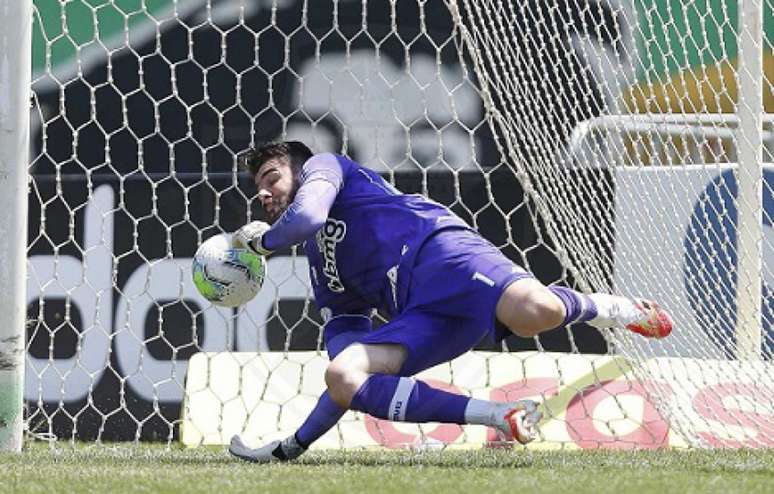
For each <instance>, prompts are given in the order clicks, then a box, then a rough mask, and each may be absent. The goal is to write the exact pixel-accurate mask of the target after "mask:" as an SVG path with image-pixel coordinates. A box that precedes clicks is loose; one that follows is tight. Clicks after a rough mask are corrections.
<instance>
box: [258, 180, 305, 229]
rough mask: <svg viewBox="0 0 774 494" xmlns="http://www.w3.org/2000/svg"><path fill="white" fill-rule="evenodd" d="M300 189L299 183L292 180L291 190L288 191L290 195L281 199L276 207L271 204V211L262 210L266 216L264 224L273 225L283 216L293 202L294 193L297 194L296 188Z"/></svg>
mask: <svg viewBox="0 0 774 494" xmlns="http://www.w3.org/2000/svg"><path fill="white" fill-rule="evenodd" d="M299 187H300V183H299V181H298V179H297V178H295V177H294V179H293V190H291V191H290V194H288V196H287V197H286V198H285V199H283V200H282V201H281V202H279V203H277V204H276V205H275V204H273V205H272V207H271V210H264V213H265V214H266V223H268V224H270V225H273V224H274V223H276V222H277V220H279V219H280V218H281V217H282V215H283V214H285V211H287V210H288V208H289V207H290V205H291V204H292V203H293V201H294V200H295V198H296V192H298V188H299Z"/></svg>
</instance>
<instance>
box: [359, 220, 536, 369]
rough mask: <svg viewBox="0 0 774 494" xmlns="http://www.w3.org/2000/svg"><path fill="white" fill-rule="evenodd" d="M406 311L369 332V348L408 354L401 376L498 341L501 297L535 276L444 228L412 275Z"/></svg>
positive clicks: (471, 236)
mask: <svg viewBox="0 0 774 494" xmlns="http://www.w3.org/2000/svg"><path fill="white" fill-rule="evenodd" d="M410 276H411V279H410V281H409V291H408V298H407V301H406V306H405V307H406V308H405V310H404V311H403V312H402V313H401V314H399V315H397V316H395V317H394V318H393V319H392V320H391V321H390V322H388V323H387V324H385V325H384V326H382V327H380V328H378V329H376V330H374V331H371V332H368V333H366V334H365V335H364V336H363V337H362V338H359V339H358V341H359V342H360V343H364V344H379V343H395V344H400V345H403V346H404V347H405V348H406V349H407V350H408V357H407V359H406V361H405V363H404V364H403V367H402V368H401V370H400V375H402V376H410V375H414V374H416V373H417V372H420V371H422V370H424V369H428V368H430V367H433V366H434V365H437V364H440V363H442V362H448V361H449V360H452V359H453V358H455V357H458V356H460V355H462V354H463V353H465V352H467V351H468V350H470V349H471V348H473V347H474V346H475V345H476V344H477V343H478V342H479V341H481V340H482V339H484V338H487V337H493V335H494V326H495V309H496V306H497V302H498V301H499V300H500V295H502V293H503V291H505V289H506V288H507V287H508V285H510V284H511V283H513V282H514V281H517V280H520V279H524V278H533V275H532V274H531V273H529V272H527V271H526V270H524V269H523V268H521V267H519V266H517V265H516V264H514V263H513V262H512V261H511V260H510V259H508V258H507V257H505V256H504V255H503V254H502V253H501V252H500V251H499V250H498V249H497V248H496V247H495V246H494V245H492V244H491V243H489V242H488V241H487V240H485V239H484V238H482V237H481V236H479V235H478V234H477V233H475V232H472V231H470V230H462V229H449V230H441V231H440V232H438V233H436V234H434V235H433V236H431V237H430V238H429V239H428V240H427V241H426V242H425V243H424V244H423V246H422V247H421V249H420V251H419V253H418V254H417V260H416V263H415V265H414V268H413V269H412V271H411V274H410Z"/></svg>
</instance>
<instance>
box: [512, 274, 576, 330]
mask: <svg viewBox="0 0 774 494" xmlns="http://www.w3.org/2000/svg"><path fill="white" fill-rule="evenodd" d="M564 316H565V308H564V304H563V303H562V301H561V300H560V299H559V297H557V296H556V295H554V294H553V293H552V292H551V291H550V290H549V289H548V288H547V287H546V286H544V285H543V284H542V283H540V282H539V281H537V280H533V279H529V280H521V281H518V282H516V283H513V284H512V285H511V286H509V287H508V289H507V290H506V291H505V292H504V293H503V295H502V297H501V298H500V301H499V302H498V303H497V319H498V320H499V321H500V322H502V323H503V324H505V325H506V326H507V327H508V328H509V329H510V330H511V332H513V333H515V334H517V335H519V336H522V337H525V338H529V337H532V336H536V335H538V334H540V333H542V332H544V331H548V330H550V329H554V328H556V327H558V326H560V325H561V324H562V322H563V321H564Z"/></svg>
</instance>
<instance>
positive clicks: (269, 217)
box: [264, 199, 292, 225]
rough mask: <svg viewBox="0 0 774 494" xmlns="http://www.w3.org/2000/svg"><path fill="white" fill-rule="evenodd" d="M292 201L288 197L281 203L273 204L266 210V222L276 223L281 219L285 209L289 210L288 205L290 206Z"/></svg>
mask: <svg viewBox="0 0 774 494" xmlns="http://www.w3.org/2000/svg"><path fill="white" fill-rule="evenodd" d="M291 202H292V201H289V200H287V199H286V200H285V201H283V202H282V203H281V204H275V205H272V207H271V209H270V210H269V209H267V210H265V211H264V213H265V214H266V223H268V224H270V225H273V224H274V223H276V222H277V220H278V219H280V217H281V216H282V215H283V214H285V211H287V210H288V206H290V203H291Z"/></svg>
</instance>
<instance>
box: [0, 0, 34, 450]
mask: <svg viewBox="0 0 774 494" xmlns="http://www.w3.org/2000/svg"><path fill="white" fill-rule="evenodd" d="M31 21H32V1H31V0H29V1H27V0H21V1H18V0H1V1H0V25H2V26H3V29H2V33H0V211H2V212H3V213H2V214H0V255H1V256H2V264H1V267H0V286H2V287H4V294H3V297H2V301H0V451H21V446H22V430H23V423H24V422H23V414H22V396H23V390H22V387H23V383H24V326H25V314H24V308H25V305H26V303H25V302H24V291H25V286H26V275H27V270H26V264H25V263H26V247H27V242H26V239H27V182H28V176H27V163H28V161H29V153H28V150H29V129H30V120H29V117H30V114H29V98H30V63H29V61H30V48H31V46H32V44H31V32H32V29H31V28H32V22H31Z"/></svg>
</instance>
